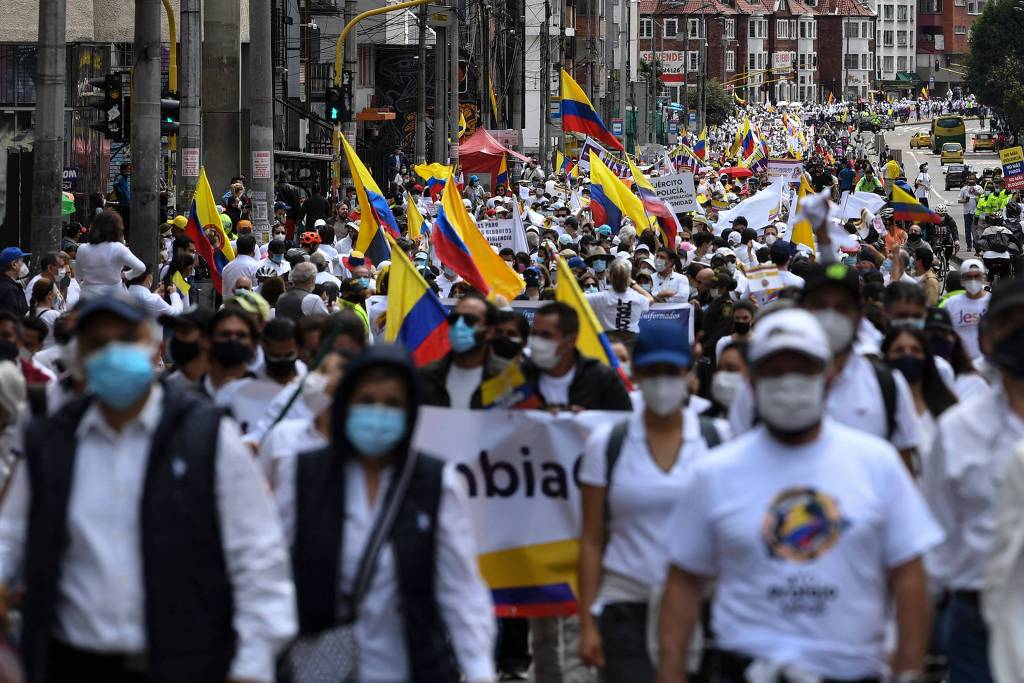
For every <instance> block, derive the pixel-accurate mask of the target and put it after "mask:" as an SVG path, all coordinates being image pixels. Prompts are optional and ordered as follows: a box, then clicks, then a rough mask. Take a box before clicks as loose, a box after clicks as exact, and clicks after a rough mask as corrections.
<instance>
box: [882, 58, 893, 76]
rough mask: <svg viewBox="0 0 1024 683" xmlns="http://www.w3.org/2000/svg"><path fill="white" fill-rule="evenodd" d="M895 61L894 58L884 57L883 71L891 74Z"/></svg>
mask: <svg viewBox="0 0 1024 683" xmlns="http://www.w3.org/2000/svg"><path fill="white" fill-rule="evenodd" d="M893 61H894V60H893V58H892V57H882V71H884V72H886V73H889V72H891V71H892V70H893V68H892V67H893Z"/></svg>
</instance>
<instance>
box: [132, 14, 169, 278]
mask: <svg viewBox="0 0 1024 683" xmlns="http://www.w3.org/2000/svg"><path fill="white" fill-rule="evenodd" d="M161 11H162V9H161V6H160V0H136V2H135V54H134V58H133V63H132V68H133V69H134V75H135V78H134V83H133V85H132V131H131V132H132V138H131V139H132V200H131V214H130V215H131V229H130V231H129V238H128V240H129V246H131V249H132V251H133V252H135V255H136V256H138V257H139V258H140V259H142V261H143V263H145V264H146V265H147V266H149V267H150V268H153V269H154V270H155V269H156V267H157V266H158V265H159V263H160V246H159V245H160V239H159V234H158V233H157V224H158V223H159V220H158V216H157V211H158V208H159V185H158V184H157V178H158V177H159V173H160V12H161Z"/></svg>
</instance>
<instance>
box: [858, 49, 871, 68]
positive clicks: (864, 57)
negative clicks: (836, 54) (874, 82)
mask: <svg viewBox="0 0 1024 683" xmlns="http://www.w3.org/2000/svg"><path fill="white" fill-rule="evenodd" d="M870 63H871V55H868V54H863V53H861V56H860V68H861V69H864V70H865V71H867V70H868V69H869V68H870V67H869V66H868V64H870Z"/></svg>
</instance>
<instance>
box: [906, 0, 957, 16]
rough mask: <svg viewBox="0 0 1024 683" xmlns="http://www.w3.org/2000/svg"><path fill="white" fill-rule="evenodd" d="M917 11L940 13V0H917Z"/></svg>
mask: <svg viewBox="0 0 1024 683" xmlns="http://www.w3.org/2000/svg"><path fill="white" fill-rule="evenodd" d="M968 6H969V5H968ZM917 11H918V12H919V13H921V14H942V0H918V2H917ZM969 11H970V10H968V12H969Z"/></svg>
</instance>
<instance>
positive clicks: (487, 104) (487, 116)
mask: <svg viewBox="0 0 1024 683" xmlns="http://www.w3.org/2000/svg"><path fill="white" fill-rule="evenodd" d="M488 9H489V7H488V6H487V4H486V2H485V0H480V65H481V66H482V67H483V68H482V69H481V74H480V111H481V113H482V116H481V117H480V122H481V125H483V127H484V128H494V112H493V111H492V109H491V88H492V87H493V86H492V85H491V50H490V46H491V20H490V13H489V12H488Z"/></svg>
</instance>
